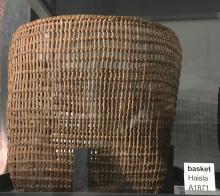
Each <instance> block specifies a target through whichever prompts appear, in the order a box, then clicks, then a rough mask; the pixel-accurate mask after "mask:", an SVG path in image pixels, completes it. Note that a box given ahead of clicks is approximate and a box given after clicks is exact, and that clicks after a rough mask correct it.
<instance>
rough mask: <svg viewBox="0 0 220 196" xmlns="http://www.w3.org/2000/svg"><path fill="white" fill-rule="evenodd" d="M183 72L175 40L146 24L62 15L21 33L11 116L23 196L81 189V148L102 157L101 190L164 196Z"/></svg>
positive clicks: (14, 49)
mask: <svg viewBox="0 0 220 196" xmlns="http://www.w3.org/2000/svg"><path fill="white" fill-rule="evenodd" d="M180 64H181V47H180V44H179V41H178V38H177V37H176V35H175V33H174V32H173V31H172V30H170V29H168V28H166V27H164V26H163V25H160V24H157V23H154V22H150V21H145V20H142V19H139V18H134V17H119V16H94V15H93V16H90V15H76V16H59V17H53V18H46V19H42V20H37V21H34V22H32V23H29V24H26V25H23V26H21V27H19V28H18V30H17V31H16V32H15V33H14V35H13V38H12V42H11V47H10V55H9V82H8V83H9V86H8V89H9V95H8V111H7V119H8V135H9V153H8V167H9V171H10V174H11V178H12V181H13V184H14V187H15V189H16V190H17V191H74V190H73V187H72V184H73V183H72V182H73V180H77V179H73V172H74V171H73V168H74V158H73V157H74V156H73V153H74V149H75V148H80V147H82V148H92V149H94V151H93V154H92V157H91V185H92V187H93V188H94V189H95V187H115V186H117V187H121V186H123V191H124V192H158V191H159V190H160V189H161V187H162V185H163V181H164V176H165V172H166V162H167V151H168V149H169V144H170V128H171V126H172V123H173V120H174V117H175V110H176V99H177V92H178V86H179V77H180V68H181V66H180ZM115 190H117V189H115Z"/></svg>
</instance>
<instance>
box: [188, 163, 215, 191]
mask: <svg viewBox="0 0 220 196" xmlns="http://www.w3.org/2000/svg"><path fill="white" fill-rule="evenodd" d="M184 183H185V191H186V192H187V191H190V192H191V191H201V192H203V191H215V169H214V163H184Z"/></svg>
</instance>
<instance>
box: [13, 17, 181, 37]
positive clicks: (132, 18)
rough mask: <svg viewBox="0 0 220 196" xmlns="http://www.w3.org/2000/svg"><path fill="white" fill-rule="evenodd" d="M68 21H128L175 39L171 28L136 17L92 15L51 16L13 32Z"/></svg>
mask: <svg viewBox="0 0 220 196" xmlns="http://www.w3.org/2000/svg"><path fill="white" fill-rule="evenodd" d="M68 19H70V20H82V19H91V20H102V19H103V20H104V19H105V20H106V19H107V20H109V21H128V20H129V21H131V22H134V23H135V22H138V23H142V24H145V25H152V26H154V27H157V28H161V30H163V31H167V32H169V33H172V34H173V35H175V36H176V37H177V35H176V33H175V32H174V31H173V30H172V29H171V28H169V27H167V26H165V25H163V24H160V23H158V22H155V21H150V20H146V19H144V18H141V17H138V16H121V15H92V14H76V15H59V16H52V17H47V18H42V19H37V20H34V21H31V22H28V23H25V24H23V25H21V26H19V27H18V28H17V30H16V31H15V33H16V32H18V31H20V30H21V29H23V28H28V27H30V26H32V25H37V24H40V23H42V24H43V23H49V22H53V21H56V20H64V21H65V20H68ZM177 38H178V37H177Z"/></svg>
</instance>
